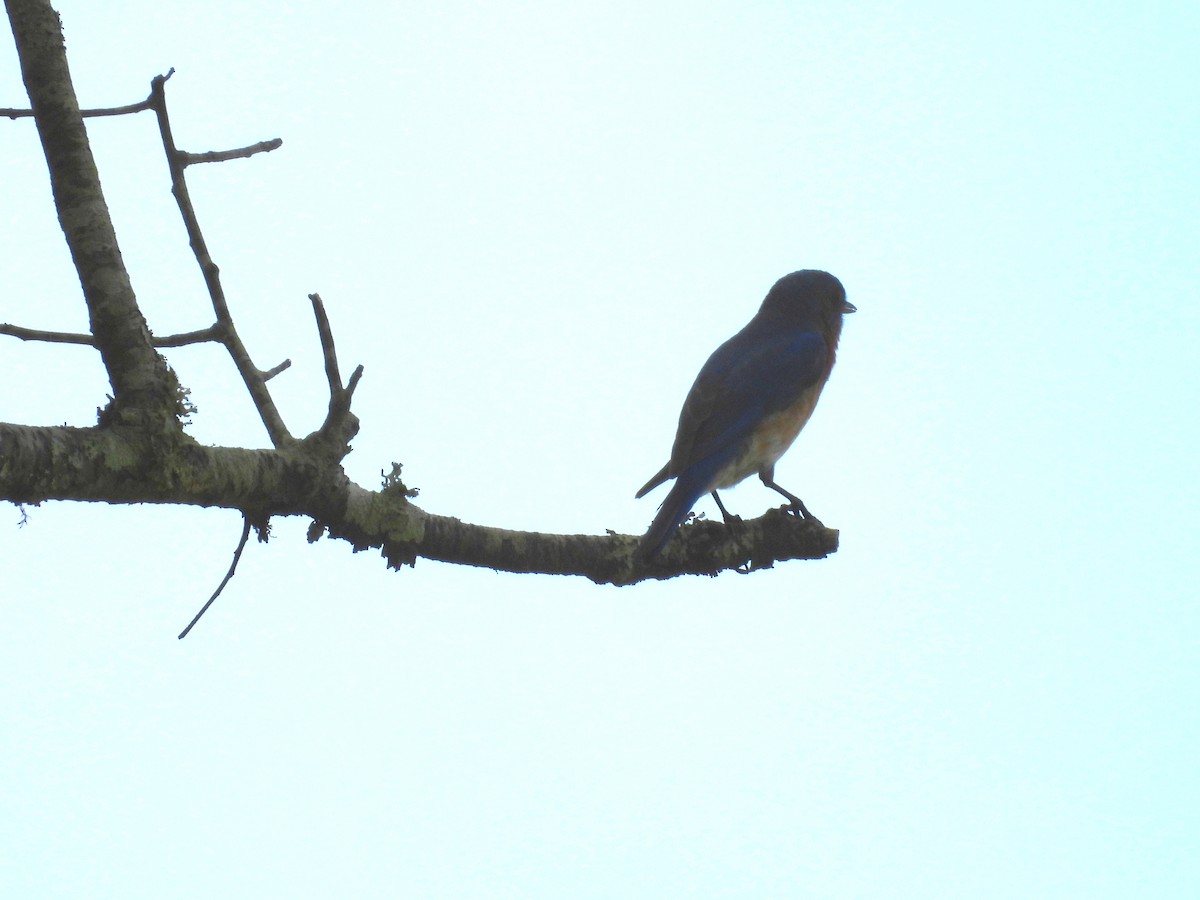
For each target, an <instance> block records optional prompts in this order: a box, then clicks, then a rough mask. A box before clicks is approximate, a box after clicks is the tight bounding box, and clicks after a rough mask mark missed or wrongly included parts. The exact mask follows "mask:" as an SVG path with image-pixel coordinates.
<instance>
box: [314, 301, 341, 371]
mask: <svg viewBox="0 0 1200 900" xmlns="http://www.w3.org/2000/svg"><path fill="white" fill-rule="evenodd" d="M308 299H309V300H311V301H312V308H313V316H314V317H316V320H317V334H318V335H320V337H321V351H322V352H323V353H324V354H325V379H326V380H327V381H328V382H329V393H330V395H333V394H335V393H336V392H338V391H340V390H341V389H342V376H341V373H340V372H339V371H338V361H337V348H336V347H334V344H333V329H332V328H330V327H329V316H328V315H327V314H326V312H325V304H324V303H323V302H322V300H321V295H320V294H309V295H308Z"/></svg>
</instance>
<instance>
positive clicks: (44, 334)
mask: <svg viewBox="0 0 1200 900" xmlns="http://www.w3.org/2000/svg"><path fill="white" fill-rule="evenodd" d="M0 334H7V335H9V336H10V337H15V338H20V339H21V340H23V341H44V342H46V343H49V344H83V345H85V346H88V347H95V346H96V339H95V338H94V337H92V335H90V334H74V333H72V332H69V331H38V330H37V329H35V328H22V327H21V326H20V325H9V324H8V323H7V322H5V323H2V324H0ZM150 343H151V344H152V345H153V346H155V347H184V346H187V345H188V344H205V343H218V344H219V343H221V338H220V336H219V334H218V333H217V329H216V327H215V326H214V327H210V328H203V329H201V330H200V331H186V332H184V333H183V334H169V335H167V336H166V337H154V336H153V335H152V336H151V337H150ZM291 364H292V363H291V360H284V361H283V363H281V364H280V365H279V366H276V367H275V368H276V369H280V371H282V369H286V368H287V367H288V366H290V365H291ZM281 367H282V368H281ZM272 373H273V375H278V374H279V372H276V371H275V370H274V369H273V370H272Z"/></svg>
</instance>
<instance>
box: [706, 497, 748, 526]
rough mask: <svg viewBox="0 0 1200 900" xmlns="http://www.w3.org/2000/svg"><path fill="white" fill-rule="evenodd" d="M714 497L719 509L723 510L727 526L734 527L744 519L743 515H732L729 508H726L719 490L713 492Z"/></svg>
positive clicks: (722, 516) (722, 515)
mask: <svg viewBox="0 0 1200 900" xmlns="http://www.w3.org/2000/svg"><path fill="white" fill-rule="evenodd" d="M712 498H713V500H715V501H716V503H717V509H719V510H720V511H721V518H722V519H724V520H725V525H726V527H728V528H730V529H732V528H733V526H734V524H735V523H737V522H740V521H742V517H741V516H734V515H730V513H729V510H727V509H726V508H725V504H724V503H722V502H721V498H720V497H719V496H717V492H716V491H713V492H712Z"/></svg>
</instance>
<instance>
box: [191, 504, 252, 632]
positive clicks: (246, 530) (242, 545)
mask: <svg viewBox="0 0 1200 900" xmlns="http://www.w3.org/2000/svg"><path fill="white" fill-rule="evenodd" d="M243 520H244V522H245V524H244V525H242V539H241V540H240V541H238V545H237V549H236V550H234V551H233V562H231V563H230V564H229V571H228V572H226V573H225V577H224V578H223V579H222V580H221V583H220V584H219V585H217V589H216V590H215V591H213V595H212V596H211V597H209V598H208V602H207V603H205V604H204V606H202V607H201V608H200V612H198V613H196V616H195V618H193V619H192V621H190V622H188V627H187V628H185V629H183V631H181V632H179V640H181V641H182V640H183V639H184V638H185V637H187V636H188V632H189V631H191V630H192V626H194V625H195V624H196V623H197V622H199V621H200V617H201V616H202V615H204V614H205V613H206V612H208V608H209V607H210V606H212V605H213V601H214V600H216V599H217V598H218V597H220V596H221V591H223V590H225V585H227V584H229V579H231V578H233V573H234V572H236V571H237V564H238V560H240V559H241V558H242V551H243V550H245V549H246V541H247V540H249V539H250V517H249V516H245V515H244V516H243Z"/></svg>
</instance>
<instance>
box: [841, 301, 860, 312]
mask: <svg viewBox="0 0 1200 900" xmlns="http://www.w3.org/2000/svg"><path fill="white" fill-rule="evenodd" d="M842 312H844V313H852V312H858V307H857V306H855V305H854V304H853V303H851V302H850V301H849V300H843V301H842Z"/></svg>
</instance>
